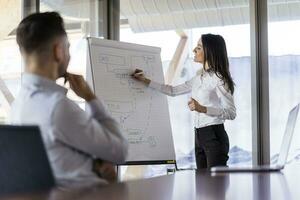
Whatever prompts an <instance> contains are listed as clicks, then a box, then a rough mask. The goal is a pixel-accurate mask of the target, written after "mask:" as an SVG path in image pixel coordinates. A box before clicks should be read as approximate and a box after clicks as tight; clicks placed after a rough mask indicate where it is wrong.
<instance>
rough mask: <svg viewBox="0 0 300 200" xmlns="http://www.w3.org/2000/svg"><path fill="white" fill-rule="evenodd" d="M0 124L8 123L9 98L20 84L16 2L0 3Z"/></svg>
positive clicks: (18, 16) (17, 2)
mask: <svg viewBox="0 0 300 200" xmlns="http://www.w3.org/2000/svg"><path fill="white" fill-rule="evenodd" d="M0 18H1V19H3V20H2V21H1V26H0V79H2V80H3V82H2V81H1V80H0V83H2V84H0V123H7V122H8V115H9V110H10V103H9V102H10V98H9V96H10V95H9V96H7V95H5V91H7V90H6V89H8V92H9V93H10V94H11V95H12V96H13V97H14V96H16V94H17V93H18V90H19V88H20V84H21V69H22V67H21V55H20V53H19V48H18V45H17V43H16V37H15V31H14V30H15V28H16V27H17V25H18V23H19V22H20V20H21V2H20V1H17V0H11V1H1V2H0Z"/></svg>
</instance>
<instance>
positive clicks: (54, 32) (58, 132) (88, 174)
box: [11, 12, 128, 184]
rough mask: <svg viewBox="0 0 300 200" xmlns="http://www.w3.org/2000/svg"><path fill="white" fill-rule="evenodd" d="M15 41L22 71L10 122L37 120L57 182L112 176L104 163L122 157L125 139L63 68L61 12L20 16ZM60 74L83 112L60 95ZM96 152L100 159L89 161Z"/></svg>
mask: <svg viewBox="0 0 300 200" xmlns="http://www.w3.org/2000/svg"><path fill="white" fill-rule="evenodd" d="M17 43H18V45H19V48H20V51H21V54H22V56H23V58H24V61H25V74H24V75H23V76H22V87H21V90H20V94H19V95H18V97H17V98H16V100H15V102H14V103H13V106H12V110H11V121H12V123H15V124H37V125H39V127H40V129H41V133H42V137H43V140H44V143H45V147H46V150H47V153H48V156H49V160H50V163H51V166H52V169H53V171H54V175H55V177H56V179H57V180H58V182H60V181H61V183H66V182H65V181H67V182H68V184H69V182H72V183H99V182H105V181H104V179H102V178H101V176H104V178H107V179H113V178H114V176H115V175H114V171H112V166H113V165H111V164H110V163H122V162H124V160H125V158H126V155H127V149H128V148H127V147H128V146H127V142H126V140H125V139H124V137H123V136H122V134H121V132H120V129H119V126H118V124H117V122H116V121H115V120H114V119H113V118H112V117H111V116H110V115H109V114H108V112H107V110H106V109H105V107H104V106H103V104H102V103H101V101H100V100H99V99H97V98H96V96H95V94H94V93H93V92H92V91H91V89H90V88H89V86H88V84H87V83H86V81H85V80H84V79H83V77H82V76H79V75H75V74H70V73H67V72H66V70H67V67H68V64H69V60H70V55H69V46H70V44H69V42H68V38H67V34H66V31H65V29H64V23H63V19H62V18H61V16H60V15H59V14H58V13H56V12H46V13H36V14H32V15H30V16H28V17H26V18H25V19H23V20H22V21H21V23H20V24H19V26H18V28H17ZM60 77H65V78H66V80H67V81H68V82H69V84H70V87H71V89H72V90H73V91H74V92H75V94H76V95H78V96H79V97H81V98H83V99H85V101H86V102H87V108H86V112H84V111H83V110H82V109H80V108H79V106H78V105H77V104H75V103H74V102H72V101H71V100H69V99H68V98H67V97H66V93H67V89H66V88H64V87H62V86H59V85H57V84H56V82H55V81H56V80H57V79H58V78H60ZM96 158H99V159H101V160H105V161H106V162H102V163H100V162H97V163H96V164H95V162H93V161H94V160H99V159H96ZM99 163H100V164H99Z"/></svg>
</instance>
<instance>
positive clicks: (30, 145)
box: [0, 125, 55, 196]
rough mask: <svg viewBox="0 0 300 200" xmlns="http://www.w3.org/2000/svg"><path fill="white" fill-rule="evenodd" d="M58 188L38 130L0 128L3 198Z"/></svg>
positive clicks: (29, 128) (0, 181) (20, 127)
mask: <svg viewBox="0 0 300 200" xmlns="http://www.w3.org/2000/svg"><path fill="white" fill-rule="evenodd" d="M54 185H55V181H54V177H53V174H52V170H51V167H50V164H49V160H48V157H47V154H46V151H45V148H44V144H43V140H42V137H41V134H40V130H39V128H38V127H37V126H10V125H0V196H3V195H8V194H16V193H29V192H30V193H31V192H35V191H43V190H48V189H50V188H52V187H53V186H54Z"/></svg>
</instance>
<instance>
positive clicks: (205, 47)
mask: <svg viewBox="0 0 300 200" xmlns="http://www.w3.org/2000/svg"><path fill="white" fill-rule="evenodd" d="M193 52H194V54H195V56H194V61H195V62H197V63H202V65H203V68H202V69H200V70H199V71H198V72H197V74H196V76H195V77H194V78H192V79H191V80H189V81H186V82H185V83H184V84H181V85H178V86H174V87H173V86H170V85H163V84H159V83H156V82H154V81H151V80H150V79H148V78H146V77H145V76H144V74H143V71H142V70H139V69H136V70H135V72H134V73H133V74H132V76H133V78H134V79H136V80H138V81H141V82H143V83H145V84H146V85H147V86H149V87H150V88H153V89H155V90H158V91H160V92H162V93H164V94H166V95H169V96H177V95H181V94H186V93H189V92H191V93H192V98H191V99H190V101H189V102H188V106H189V109H190V110H191V111H195V116H194V124H195V156H196V163H197V168H198V169H200V168H210V167H213V166H226V165H227V160H228V158H229V157H228V151H229V140H228V135H227V133H226V131H225V129H224V124H223V123H224V122H225V120H226V119H229V120H233V119H235V117H236V108H235V105H234V99H233V92H234V82H233V80H232V78H231V75H230V72H229V62H228V57H227V50H226V44H225V41H224V39H223V37H222V36H220V35H213V34H204V35H202V36H201V38H200V39H199V41H198V44H197V46H196V47H195V49H194V51H193Z"/></svg>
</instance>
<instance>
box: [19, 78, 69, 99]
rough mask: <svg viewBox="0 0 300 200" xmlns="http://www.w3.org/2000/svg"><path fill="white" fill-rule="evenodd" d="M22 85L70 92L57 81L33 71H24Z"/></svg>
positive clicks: (64, 92) (65, 92)
mask: <svg viewBox="0 0 300 200" xmlns="http://www.w3.org/2000/svg"><path fill="white" fill-rule="evenodd" d="M22 85H25V86H28V87H34V88H40V89H45V90H50V91H55V92H60V93H63V94H67V92H68V90H67V89H66V88H64V87H62V86H60V85H57V84H56V83H55V81H53V80H50V79H48V78H45V77H42V76H39V75H36V74H32V73H24V74H23V75H22Z"/></svg>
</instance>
